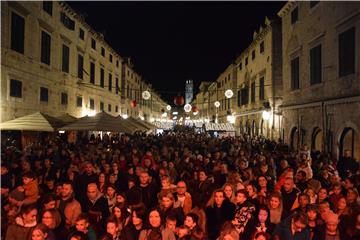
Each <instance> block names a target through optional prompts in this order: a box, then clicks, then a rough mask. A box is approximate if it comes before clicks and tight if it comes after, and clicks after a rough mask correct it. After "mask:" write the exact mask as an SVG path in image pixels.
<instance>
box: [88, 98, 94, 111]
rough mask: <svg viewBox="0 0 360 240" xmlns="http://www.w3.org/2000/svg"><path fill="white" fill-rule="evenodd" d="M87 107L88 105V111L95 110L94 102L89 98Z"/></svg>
mask: <svg viewBox="0 0 360 240" xmlns="http://www.w3.org/2000/svg"><path fill="white" fill-rule="evenodd" d="M89 105H90V109H91V110H94V109H95V101H94V99H92V98H90V103H89Z"/></svg>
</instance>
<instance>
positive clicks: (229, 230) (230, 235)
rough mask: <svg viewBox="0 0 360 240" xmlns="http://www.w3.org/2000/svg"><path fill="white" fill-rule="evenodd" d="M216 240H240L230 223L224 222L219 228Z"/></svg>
mask: <svg viewBox="0 0 360 240" xmlns="http://www.w3.org/2000/svg"><path fill="white" fill-rule="evenodd" d="M218 240H240V236H239V232H238V231H237V230H236V228H235V227H234V225H233V224H231V222H225V223H224V224H223V226H222V228H221V231H220V236H219V238H218Z"/></svg>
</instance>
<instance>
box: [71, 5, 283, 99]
mask: <svg viewBox="0 0 360 240" xmlns="http://www.w3.org/2000/svg"><path fill="white" fill-rule="evenodd" d="M67 3H68V4H69V5H70V6H71V7H72V8H74V10H76V11H77V12H78V13H81V14H83V15H85V21H86V22H87V23H88V24H89V25H90V26H92V28H93V29H94V30H96V31H98V32H104V35H105V40H106V41H107V43H108V44H109V45H110V46H112V47H113V48H114V49H115V50H116V51H117V52H118V53H119V54H120V56H126V57H129V56H130V57H131V58H132V61H133V63H134V68H135V71H136V72H137V73H139V74H140V75H141V76H142V78H143V79H145V81H146V82H148V83H151V84H152V85H153V87H154V88H155V90H157V92H159V93H160V94H161V96H162V97H163V99H164V100H166V101H168V102H171V101H172V99H173V98H174V96H176V93H177V92H184V89H185V81H186V80H187V79H192V80H193V81H194V84H195V89H194V90H195V93H197V91H198V86H199V85H200V83H201V82H202V81H215V80H216V78H217V77H218V75H219V74H220V73H221V72H222V71H223V70H225V68H226V67H227V66H228V65H229V64H230V63H231V62H232V61H233V60H234V59H235V58H236V56H237V55H238V54H240V53H241V52H242V51H243V50H244V49H246V47H247V46H248V45H249V44H250V43H251V41H252V36H253V32H254V30H256V31H258V29H259V27H260V25H264V20H265V16H268V17H269V19H273V18H275V17H276V14H277V12H278V11H279V10H280V9H281V7H282V6H283V5H284V4H285V2H67Z"/></svg>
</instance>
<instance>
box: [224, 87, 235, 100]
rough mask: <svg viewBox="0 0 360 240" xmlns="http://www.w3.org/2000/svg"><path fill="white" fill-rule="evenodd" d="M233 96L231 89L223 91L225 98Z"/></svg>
mask: <svg viewBox="0 0 360 240" xmlns="http://www.w3.org/2000/svg"><path fill="white" fill-rule="evenodd" d="M232 96H234V92H233V91H232V90H231V89H228V90H226V91H225V97H227V98H232Z"/></svg>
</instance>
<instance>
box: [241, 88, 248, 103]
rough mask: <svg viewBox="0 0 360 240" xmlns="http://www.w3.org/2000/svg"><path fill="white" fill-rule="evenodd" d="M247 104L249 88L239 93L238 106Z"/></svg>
mask: <svg viewBox="0 0 360 240" xmlns="http://www.w3.org/2000/svg"><path fill="white" fill-rule="evenodd" d="M248 103H249V87H244V88H243V89H241V93H240V105H246V104H248Z"/></svg>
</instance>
